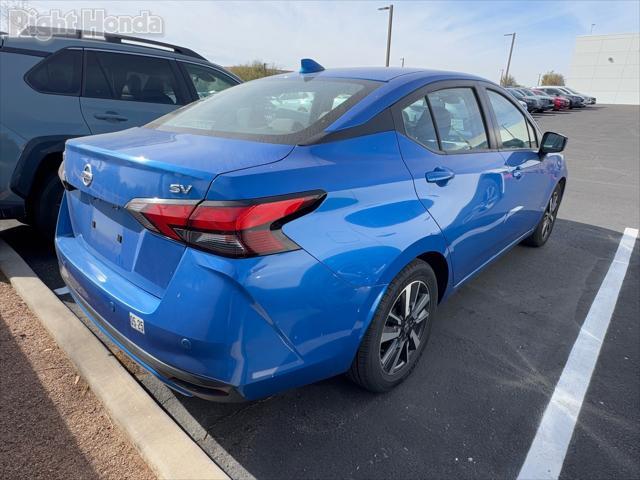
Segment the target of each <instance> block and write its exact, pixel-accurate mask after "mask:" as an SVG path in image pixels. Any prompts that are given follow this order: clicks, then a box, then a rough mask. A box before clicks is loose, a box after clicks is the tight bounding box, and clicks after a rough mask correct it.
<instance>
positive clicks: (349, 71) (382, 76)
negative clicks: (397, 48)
mask: <svg viewBox="0 0 640 480" xmlns="http://www.w3.org/2000/svg"><path fill="white" fill-rule="evenodd" d="M320 68H322V67H320ZM269 78H271V79H274V78H275V79H277V78H300V79H305V80H307V79H315V78H318V79H320V78H331V79H348V80H368V81H374V82H380V83H382V85H380V86H379V87H378V88H377V89H375V90H374V91H373V92H372V93H370V94H369V95H367V96H366V97H364V98H363V99H362V100H360V101H359V102H358V103H356V104H355V105H354V106H353V107H351V108H350V109H349V110H348V111H347V112H345V113H344V115H342V116H341V117H339V118H338V119H337V120H336V121H335V122H333V123H332V124H331V125H329V126H328V127H327V128H326V129H325V132H337V131H339V130H344V129H346V128H351V127H356V126H358V125H362V124H363V123H365V122H367V121H369V120H370V119H371V118H373V117H374V116H375V115H377V114H378V113H380V112H381V111H383V110H384V109H386V108H388V107H389V106H391V105H392V104H394V103H395V102H397V101H398V100H400V99H402V98H403V97H405V96H406V95H408V94H409V93H411V92H413V91H414V90H417V89H418V88H421V87H424V86H425V85H428V84H430V83H433V82H438V81H446V80H461V81H482V82H485V83H491V84H493V85H495V84H494V83H493V82H491V81H489V80H486V79H484V78H481V77H477V76H475V75H470V74H467V73H460V72H449V71H442V70H431V69H422V68H395V67H354V68H327V69H325V70H320V71H315V72H311V73H300V72H288V73H283V74H280V75H275V76H273V77H268V78H266V79H263V80H268V79H269ZM495 86H496V87H498V86H497V85H495ZM498 88H500V87H498Z"/></svg>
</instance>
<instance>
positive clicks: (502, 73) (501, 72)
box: [499, 68, 504, 85]
mask: <svg viewBox="0 0 640 480" xmlns="http://www.w3.org/2000/svg"><path fill="white" fill-rule="evenodd" d="M503 75H504V68H501V69H500V82H499V83H500V85H502V76H503Z"/></svg>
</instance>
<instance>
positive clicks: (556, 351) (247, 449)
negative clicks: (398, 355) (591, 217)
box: [176, 219, 621, 479]
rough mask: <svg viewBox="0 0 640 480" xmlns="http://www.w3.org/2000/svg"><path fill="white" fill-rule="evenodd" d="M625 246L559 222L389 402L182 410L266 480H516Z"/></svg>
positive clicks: (281, 399)
mask: <svg viewBox="0 0 640 480" xmlns="http://www.w3.org/2000/svg"><path fill="white" fill-rule="evenodd" d="M620 235H621V234H620V233H619V232H615V231H612V230H608V229H604V228H599V227H595V226H591V225H585V224H581V223H577V222H572V221H568V220H562V219H558V221H557V223H556V225H555V228H554V232H553V235H552V236H551V238H550V240H549V242H548V243H547V245H545V246H544V247H543V248H538V249H536V248H528V247H523V246H518V247H516V248H514V249H513V250H511V251H510V252H509V253H508V254H506V255H505V256H504V257H502V258H501V259H500V260H498V261H497V262H495V263H494V264H492V265H490V266H489V267H488V268H486V269H485V270H484V271H483V272H482V273H481V274H480V275H479V276H478V277H477V278H475V279H473V280H471V281H470V282H469V283H468V284H466V285H465V286H464V287H462V289H461V290H460V291H459V292H458V293H456V295H454V296H452V297H451V298H450V299H449V300H448V301H447V302H446V303H444V304H443V305H441V307H440V309H439V312H438V316H437V319H436V321H435V322H434V324H433V328H432V334H431V338H430V341H429V344H428V345H427V348H426V350H425V351H424V354H423V355H422V358H421V359H420V361H419V362H418V365H417V367H416V368H415V370H414V372H413V373H412V375H411V376H410V377H409V378H408V379H407V380H406V381H405V382H404V383H403V384H401V385H400V386H399V387H397V388H396V389H394V390H393V391H391V392H388V393H386V394H372V393H369V392H366V391H364V390H362V389H360V388H359V387H357V386H355V385H354V384H352V383H351V382H350V381H348V380H347V379H346V378H345V377H344V376H338V377H335V378H331V379H328V380H325V381H323V382H319V383H316V384H313V385H308V386H305V387H301V388H297V389H294V390H290V391H286V392H283V393H281V394H279V395H276V396H273V397H271V398H267V399H264V400H261V401H254V402H248V403H244V404H231V405H229V404H227V405H224V404H215V403H210V402H206V401H203V400H199V399H196V398H186V397H182V396H176V399H177V402H178V403H179V404H180V405H181V406H182V407H183V408H184V409H185V410H186V411H187V412H188V414H189V415H190V416H191V417H192V419H193V420H195V422H197V424H198V425H199V427H200V428H201V429H202V430H203V432H205V433H203V438H201V439H200V440H201V441H200V443H201V445H202V446H203V448H205V450H207V451H208V453H209V454H210V455H212V457H213V458H214V459H215V460H216V461H218V462H219V463H220V464H221V465H223V466H224V465H225V464H227V465H228V456H227V455H230V456H231V457H232V458H233V459H234V460H235V461H237V462H238V463H239V464H241V465H242V467H243V468H244V469H245V470H246V472H248V474H249V475H253V476H255V477H257V478H261V479H262V478H265V479H270V478H345V477H354V478H381V479H382V478H505V477H507V478H511V477H515V476H516V475H517V473H518V469H519V467H520V465H521V464H522V461H523V460H524V456H525V455H526V452H527V449H528V447H529V444H530V441H531V439H532V438H533V436H534V434H535V431H536V428H537V422H538V420H539V417H540V415H541V412H542V411H543V410H544V407H545V406H546V404H547V402H548V399H549V397H550V394H551V392H552V391H553V388H554V386H555V384H556V382H557V379H558V377H559V375H560V373H561V370H562V367H563V365H564V363H565V361H566V358H567V357H568V355H569V352H570V349H571V346H572V344H573V342H574V341H575V338H576V336H577V334H578V331H579V329H580V325H581V323H582V321H583V319H584V318H585V316H586V314H587V311H588V309H589V307H590V304H591V302H592V300H593V298H594V296H595V293H596V292H597V290H598V288H599V286H600V283H601V281H602V278H603V277H604V275H605V273H606V271H607V269H608V267H609V264H610V262H611V260H612V257H613V255H614V253H615V250H616V248H617V243H618V241H619V239H620ZM479 439H482V440H479ZM206 440H209V443H208V444H207V443H206ZM211 442H213V443H211ZM225 452H226V453H225ZM246 472H245V473H246ZM234 473H235V475H234V476H240V477H241V476H244V475H243V474H242V472H241V473H238V472H237V471H236V472H234Z"/></svg>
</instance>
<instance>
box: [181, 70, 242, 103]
mask: <svg viewBox="0 0 640 480" xmlns="http://www.w3.org/2000/svg"><path fill="white" fill-rule="evenodd" d="M183 65H184V68H185V70H186V71H187V75H188V76H189V79H191V82H192V83H193V87H194V88H195V89H196V94H197V95H198V98H206V97H208V96H209V95H213V94H216V93H218V92H221V91H222V90H225V89H227V88H229V87H232V86H234V85H236V84H237V83H238V82H235V81H232V80H231V79H230V78H229V77H226V76H223V75H222V74H221V73H219V72H217V71H215V70H214V69H212V68H207V67H202V66H200V65H195V64H193V63H183Z"/></svg>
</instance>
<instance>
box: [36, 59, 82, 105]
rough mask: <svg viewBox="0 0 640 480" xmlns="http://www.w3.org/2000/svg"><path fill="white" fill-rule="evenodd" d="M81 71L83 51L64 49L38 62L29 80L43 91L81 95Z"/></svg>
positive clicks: (38, 89) (37, 88)
mask: <svg viewBox="0 0 640 480" xmlns="http://www.w3.org/2000/svg"><path fill="white" fill-rule="evenodd" d="M81 72H82V51H81V50H62V51H60V52H58V53H56V54H54V55H52V56H50V57H49V58H47V59H45V60H43V61H42V62H40V63H39V64H37V65H36V66H35V67H34V68H33V69H32V70H31V71H30V72H29V73H28V74H27V82H28V83H29V85H31V87H33V88H34V89H36V90H37V91H39V92H42V93H56V94H59V95H79V94H80V78H81Z"/></svg>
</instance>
